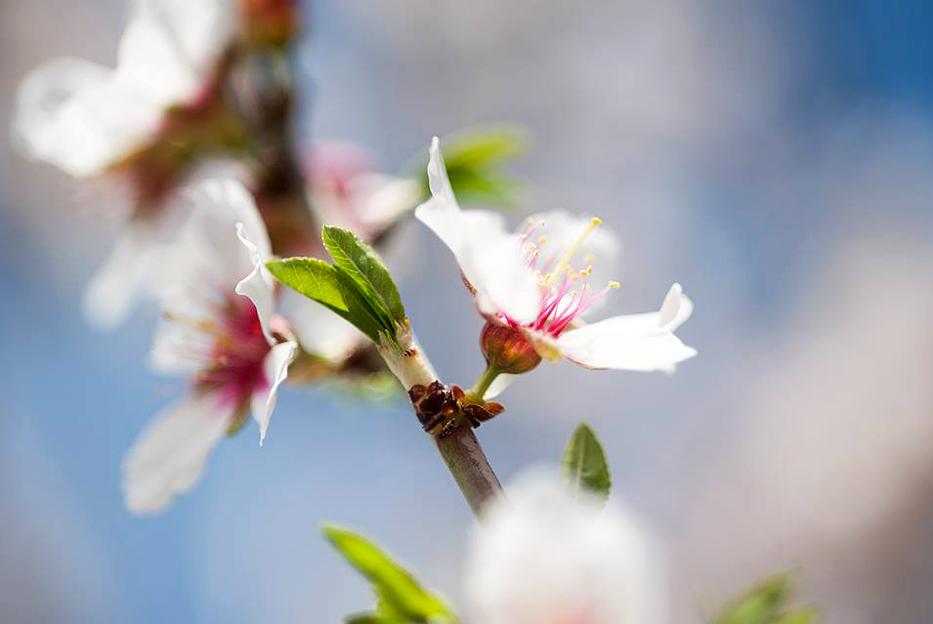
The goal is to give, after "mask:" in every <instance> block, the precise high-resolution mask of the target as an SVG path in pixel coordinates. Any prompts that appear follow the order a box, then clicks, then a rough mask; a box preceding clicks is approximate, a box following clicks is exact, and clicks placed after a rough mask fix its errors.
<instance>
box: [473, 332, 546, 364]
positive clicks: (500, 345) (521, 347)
mask: <svg viewBox="0 0 933 624" xmlns="http://www.w3.org/2000/svg"><path fill="white" fill-rule="evenodd" d="M479 341H480V345H481V346H482V348H483V355H484V356H485V357H486V363H487V364H488V365H489V366H491V367H493V368H495V369H496V370H497V371H499V372H500V373H508V374H510V375H519V374H521V373H527V372H528V371H530V370H531V369H533V368H534V367H535V366H537V365H538V364H539V363H540V362H541V356H540V355H538V352H537V351H535V348H534V346H533V345H532V344H531V342H530V341H529V340H528V338H526V337H525V335H524V334H523V333H522V332H521V331H519V330H517V329H514V328H512V327H508V326H505V325H495V324H493V323H486V325H485V327H483V333H482V334H480V340H479Z"/></svg>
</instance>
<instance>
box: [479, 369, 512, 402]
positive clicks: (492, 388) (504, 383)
mask: <svg viewBox="0 0 933 624" xmlns="http://www.w3.org/2000/svg"><path fill="white" fill-rule="evenodd" d="M516 379H518V375H509V374H506V373H503V374H501V375H499V376H498V377H496V378H495V380H494V381H493V382H492V383H491V384H489V389H488V390H486V394H484V395H483V398H484V399H485V400H487V401H490V400H492V399H494V398H496V397H497V396H499V395H500V394H502V393H503V392H505V391H506V390H507V389H508V387H509V386H511V385H512V382H513V381H515V380H516Z"/></svg>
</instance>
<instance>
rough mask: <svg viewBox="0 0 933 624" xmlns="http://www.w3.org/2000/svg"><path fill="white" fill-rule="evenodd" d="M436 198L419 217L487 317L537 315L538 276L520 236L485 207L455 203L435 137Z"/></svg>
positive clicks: (430, 171) (432, 172)
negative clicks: (446, 251) (465, 207)
mask: <svg viewBox="0 0 933 624" xmlns="http://www.w3.org/2000/svg"><path fill="white" fill-rule="evenodd" d="M428 177H429V180H430V181H431V193H432V198H431V199H429V200H428V201H426V202H425V203H423V204H421V205H420V206H418V208H417V209H416V210H415V216H416V217H417V218H418V220H420V221H421V222H422V223H424V224H425V225H427V226H428V227H429V228H431V230H432V231H433V232H434V233H435V234H437V236H438V237H439V238H440V239H441V240H442V241H443V242H444V244H446V245H447V247H448V248H449V249H450V250H451V251H452V252H453V254H454V257H455V258H456V259H457V264H459V265H460V271H461V272H462V273H463V275H464V277H466V279H467V281H468V282H469V283H470V285H471V286H472V287H473V288H474V290H475V291H476V293H475V296H476V303H477V306H478V307H479V309H480V311H481V312H482V313H483V314H486V315H495V314H497V313H499V312H501V313H504V314H506V315H507V316H508V317H509V318H511V319H512V320H515V321H518V322H525V321H529V320H531V319H533V318H534V317H535V315H536V313H537V311H538V306H539V303H540V290H539V287H538V282H537V276H536V274H535V273H534V272H533V271H532V270H530V269H529V268H528V266H527V265H526V263H525V261H524V259H523V258H522V252H521V246H520V242H519V240H518V238H517V237H516V236H513V235H511V234H508V233H507V232H506V230H505V223H504V221H503V219H502V217H501V215H498V214H495V213H492V212H488V211H485V210H470V211H463V210H461V209H460V206H458V205H457V202H456V199H455V198H454V196H453V192H452V191H451V190H450V182H449V181H448V180H447V172H446V170H445V169H444V162H443V159H442V157H441V154H440V149H439V147H438V144H437V139H436V138H435V140H434V142H433V143H432V145H431V160H430V162H429V164H428Z"/></svg>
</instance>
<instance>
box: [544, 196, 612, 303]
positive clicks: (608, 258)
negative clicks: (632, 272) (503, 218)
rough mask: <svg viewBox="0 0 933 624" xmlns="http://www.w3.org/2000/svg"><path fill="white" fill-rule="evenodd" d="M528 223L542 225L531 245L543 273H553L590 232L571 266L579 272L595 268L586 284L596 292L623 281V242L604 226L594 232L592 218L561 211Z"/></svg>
mask: <svg viewBox="0 0 933 624" xmlns="http://www.w3.org/2000/svg"><path fill="white" fill-rule="evenodd" d="M528 219H529V221H532V222H534V223H536V224H539V227H538V229H537V230H536V231H535V232H534V235H533V236H532V237H531V240H530V242H534V243H535V244H536V245H537V246H538V249H539V256H538V267H539V268H540V269H541V272H542V273H544V272H547V270H548V269H553V268H554V265H556V264H557V262H558V261H559V260H560V259H561V257H562V256H563V255H564V254H565V253H566V252H567V250H568V249H570V248H571V247H573V246H574V245H575V244H577V243H578V241H579V240H580V238H581V235H582V234H583V233H584V232H586V231H587V230H591V231H590V233H589V234H588V235H587V236H586V238H584V239H583V240H582V242H580V243H579V245H578V246H577V247H576V249H575V252H574V254H573V256H572V257H571V258H570V259H569V260H568V262H569V265H570V266H571V267H572V268H574V269H576V270H577V271H579V270H582V269H585V268H587V267H588V266H590V267H592V271H591V273H590V276H589V278H588V280H587V281H588V282H589V283H590V284H591V287H592V288H593V289H594V290H599V289H601V288H603V287H604V286H606V284H608V283H609V282H610V281H612V280H621V279H622V271H621V262H620V260H621V256H622V242H621V241H620V240H619V238H618V237H617V236H616V235H615V234H614V233H613V232H612V230H610V229H609V228H607V227H606V226H605V225H600V226H598V227H596V228H595V229H592V228H591V225H592V222H593V219H592V217H588V216H582V215H577V214H572V213H569V212H564V211H561V210H553V211H550V212H544V213H538V214H534V215H532V216H531V217H529V218H528Z"/></svg>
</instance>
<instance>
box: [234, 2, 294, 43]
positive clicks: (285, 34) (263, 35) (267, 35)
mask: <svg viewBox="0 0 933 624" xmlns="http://www.w3.org/2000/svg"><path fill="white" fill-rule="evenodd" d="M240 10H241V12H242V15H243V21H244V24H245V31H246V38H247V40H248V41H249V42H250V43H251V44H253V45H260V46H273V47H284V46H286V45H287V44H288V43H289V42H290V41H291V39H292V38H293V37H294V36H295V34H296V33H297V31H298V27H299V21H300V20H299V11H300V7H299V2H298V1H297V0H240Z"/></svg>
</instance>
